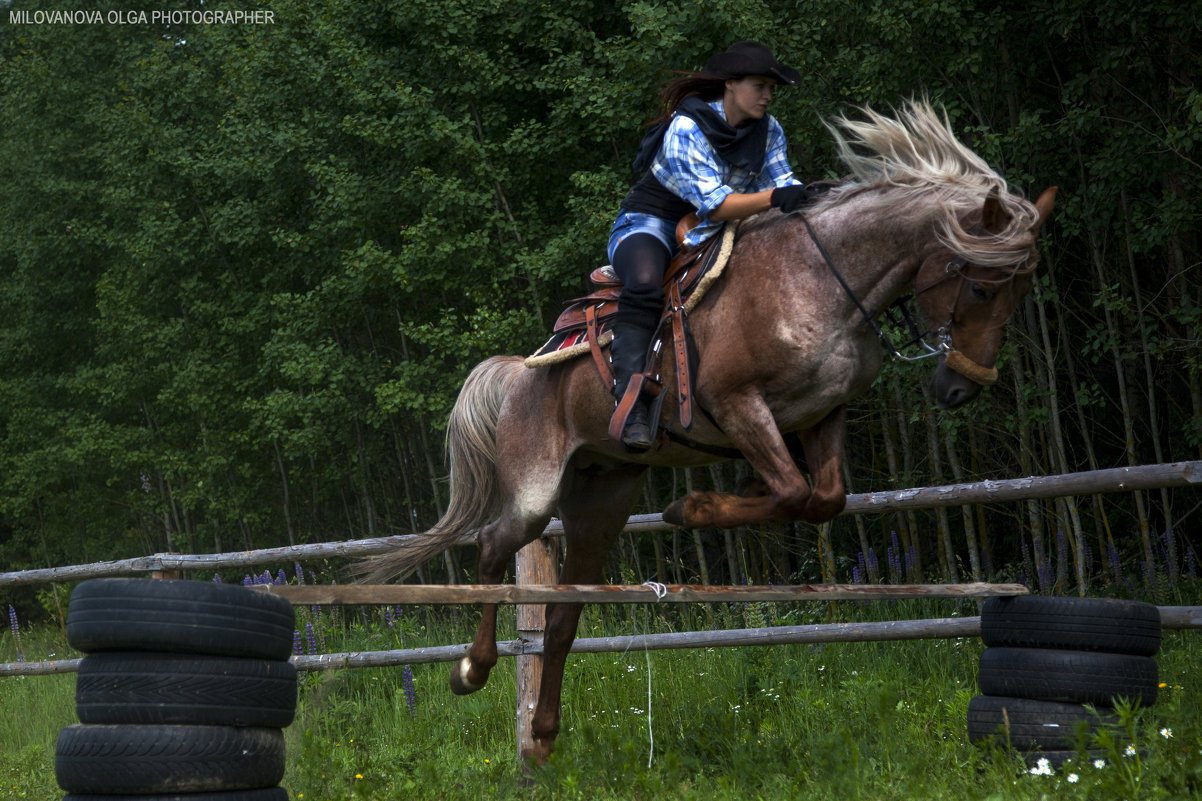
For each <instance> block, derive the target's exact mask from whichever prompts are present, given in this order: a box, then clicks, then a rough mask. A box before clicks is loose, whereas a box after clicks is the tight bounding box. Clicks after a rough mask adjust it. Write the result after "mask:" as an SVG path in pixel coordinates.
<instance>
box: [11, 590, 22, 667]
mask: <svg viewBox="0 0 1202 801" xmlns="http://www.w3.org/2000/svg"><path fill="white" fill-rule="evenodd" d="M8 625H9V628H11V629H12V630H13V641H14V642H15V643H16V644H17V661H18V662H24V661H25V655H24V654H22V653H21V626H20V624H19V623H18V622H17V610H16V609H13V605H12V604H9V605H8Z"/></svg>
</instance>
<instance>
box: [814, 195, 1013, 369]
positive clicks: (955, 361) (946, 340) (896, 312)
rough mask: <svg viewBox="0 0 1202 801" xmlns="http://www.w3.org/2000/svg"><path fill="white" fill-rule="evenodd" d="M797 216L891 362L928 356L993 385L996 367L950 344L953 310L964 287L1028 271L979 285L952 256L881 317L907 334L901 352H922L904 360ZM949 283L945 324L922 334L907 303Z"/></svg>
mask: <svg viewBox="0 0 1202 801" xmlns="http://www.w3.org/2000/svg"><path fill="white" fill-rule="evenodd" d="M798 216H799V217H801V220H802V222H804V223H805V227H806V231H808V232H809V235H810V240H811V241H812V242H813V243H814V246H815V247H816V248H818V253H819V254H820V255H821V256H822V260H823V261H825V262H826V266H827V267H829V268H830V271H831V273H832V274H833V275H834V276H835V280H837V281H838V282H839V285H840V286H841V287H843V291H844V292H846V293H847V296H848V297H849V298H851V301H852V303H854V304H855V305H856V308H857V309H859V311H860V314H861V315H862V316H863V318H864V322H865V323H866V324H867V325H868V326H869V327H871V328H872V330H873V332H874V333H875V334H876V335H877V338H878V339H879V340H880V341H881V344H882V345H883V346H884V348H885V350H886V351H887V352H888V353H889V354H890V355H891V356H893V357H894V358H895V359H900V360H902V361H906V362H917V361H922V360H923V359H929V358H931V357H932V356H943V357H944V360H945V362H944V363H945V364H946V365H947V366H948V367H949V368H951V369H952V370H955V371H956V372H958V373H960V374H961V375H963V376H964V377H965V378H968V379H969V380H971V381H973V382H975V383H977V384H981V385H982V386H989V385H990V384H993V383H996V382H997V377H998V372H997V368H996V367H985V366H984V365H981V364H977V363H976V362H975V361H973V360H972V359H970V358H969V357H968V356H965V355H964V354H963V353H962V352H961V351H959V350H957V349H956V347H955V345H954V344H953V342H952V323H953V322H954V321H955V319H956V310H957V309H958V308H959V306H960V298H961V297H962V296H963V294H964V287H965V285H972V284H981V283H995V284H997V285H999V286H1000V285H1002V284H1008V283H1010V282H1012V281H1013V280H1014V278H1015V276H1017V275H1019V274H1020V273H1021V272H1028V271H1029V269H1030V268H1028V269H1027V270H1015V271H1013V272H1011V273H1010V274H1009V275H1008V276H1007V277H1005V278H1001V279H996V280H993V281H982V280H980V279H972V278H970V277H969V276H967V275H965V274H964V268H965V267H968V266H970V264H969V261H968V258H967V257H965V256H964V255H963V254H961V253H955V254H954V255H953V257H952V259H951V261H949V262H948V263H947V265H946V266H945V267H944V269H943V273H942V275H940V276H939V277H938V278H936V279H934V280H933V281H930V282H928V283H926V284H924V285H923V286H922V287H921V288H916V289H915V290H914V291H913V292H912V293H911V294H909V295H905V296H903V297H901V298H898V299H897V300H895V301H894V302H893V303H892V304H890V305H889V306H888V307H887V308H886V309H885V310H884V311H885V314H886V315H887V316H888V317H889V319H890V321H891V322H893V324H894V325H897V326H899V327H902V326H903V324H904V326H905V327H906V328H907V329H908V330H909V333H910V336H911V339H910V340H909V341H907V342H906V343H904V344H903V345H902V348H909V347H913V346H918V347H920V348H921V349H922V350H923V351H924V352H922V353H919V354H918V355H917V356H907V355H905V354H904V353H902V352H901V350H899V349H898V348H897V347H895V346H894V345H893V342H892V341H891V340H890V339H889V335H888V334H887V333H886V332H885V330H884V329H883V328H881V326H880V324H879V323H878V322H877V321H876V315H874V314H872V313H871V312H870V311H869V310H868V309H866V308H865V307H864V304H863V303H861V302H860V299H859V298H857V297H856V295H855V293H854V292H853V291H852V289H851V287H850V286H849V285H848V283H847V281H846V280H844V278H843V275H842V274H841V273H840V272H839V270H838V268H836V267H835V263H834V261H832V260H831V257H830V254H828V253H827V252H826V248H824V247H823V246H822V242H821V241H820V240H819V239H818V234H817V233H816V232H815V231H814V227H813V226H812V225H810V221H809V219H808V218H807V217H806V216H805V215H804V214H799V215H798ZM979 229H980V226H979V225H978V226H976V227H975V228H974V230H973V231H971V232H970V233H973V234H976V233H980V230H979ZM951 280H958V281H959V282H960V284H959V286H958V287H957V289H956V297H955V300H954V301H953V302H952V305H951V308H950V309H949V310H948V316H947V322H945V323H944V324H943V325H941V326H939V327H938V328H936V329H934V330H932V329H930V328H928V329H927V330H926V331H922V330H921V329H920V326H919V325H918V323H917V322H916V321H915V319H914V315H913V314H912V312H911V310H910V302H911V301H917V300H918V296H919V295H921V294H923V293H924V292H928V291H930V290H931V289H934V288H935V287H937V286H940V285H941V284H944V283H946V282H948V281H951ZM899 318H900V320H899ZM931 337H933V338H934V340H935V344H934V345H932V344H931V343H930V342H928V338H931Z"/></svg>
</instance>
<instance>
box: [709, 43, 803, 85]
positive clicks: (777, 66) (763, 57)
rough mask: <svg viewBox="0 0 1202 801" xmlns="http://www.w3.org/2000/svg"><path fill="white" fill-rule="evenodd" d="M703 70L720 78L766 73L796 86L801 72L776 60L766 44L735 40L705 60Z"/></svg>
mask: <svg viewBox="0 0 1202 801" xmlns="http://www.w3.org/2000/svg"><path fill="white" fill-rule="evenodd" d="M705 71H706V72H708V73H709V74H710V75H717V76H718V77H720V78H741V77H743V76H744V75H766V76H768V77H769V78H775V79H776V80H778V81H779V82H781V83H787V84H789V85H790V86H796V85H797V84H799V83H801V73H800V72H798V71H797V70H795V69H793V68H792V67H786V66H785V65H784V64H781V63H780V62H779V61H777V60H776V56H774V55H772V51H771V50H769V49H768V47H767V45H762V44H760V43H759V42H735V43H734V44H732V45H731V46H730V47H728V48H726V52H725V53H718V54H717V55H715V56H712V57H711V58H710V60H709V61H707V62H705Z"/></svg>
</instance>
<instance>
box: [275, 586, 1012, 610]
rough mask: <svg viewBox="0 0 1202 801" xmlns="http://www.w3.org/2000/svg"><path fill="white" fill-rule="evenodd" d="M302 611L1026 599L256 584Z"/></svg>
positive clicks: (876, 591)
mask: <svg viewBox="0 0 1202 801" xmlns="http://www.w3.org/2000/svg"><path fill="white" fill-rule="evenodd" d="M254 589H256V590H261V591H263V592H268V593H271V594H272V595H279V596H280V597H281V598H286V599H288V600H289V601H291V602H292V603H294V604H298V605H301V606H308V605H315V606H329V605H348V606H354V605H378V606H393V605H397V606H400V605H404V604H553V603H586V604H645V603H671V604H688V603H714V602H733V603H748V602H753V601H775V602H788V601H867V600H874V601H877V600H893V599H903V598H910V599H913V598H985V597H988V596H991V595H1001V596H1010V595H1026V594H1027V593H1028V592H1029V590H1028V589H1027V588H1026V586H1024V585H1022V584H987V583H983V582H982V583H973V584H796V585H777V584H770V585H766V586H758V585H751V586H741V587H730V586H712V585H701V584H655V583H648V584H642V585H619V584H306V585H303V586H296V585H292V584H278V585H277V584H260V585H257V586H255V587H254Z"/></svg>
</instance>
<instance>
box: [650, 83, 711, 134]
mask: <svg viewBox="0 0 1202 801" xmlns="http://www.w3.org/2000/svg"><path fill="white" fill-rule="evenodd" d="M726 81H727V79H726V78H724V77H722V76H719V75H714V74H712V73H708V72H678V73H677V74H676V77H675V78H672V79H671V80H670V81H668V82H667V83H666V84H664V88H663V89H661V90H660V93H659V110H658V112H657V114H656V117H655V119H653V120H652V121H651V122H650V123H648V126H649V127H650V126H654V125H658V124H659V123H661V122H664V121H665V120H667V119H668V118H669V117H671V116H672V114H673V112H675V111H676V107H677V106H679V105H680V104H681V102H682V101H683V100H684V99H685V98H686V97H692V96H693V95H696V96H697V97H700V98H701V99H702V100H717V99H718V98H720V97H722V96H723V94H725V92H726Z"/></svg>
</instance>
